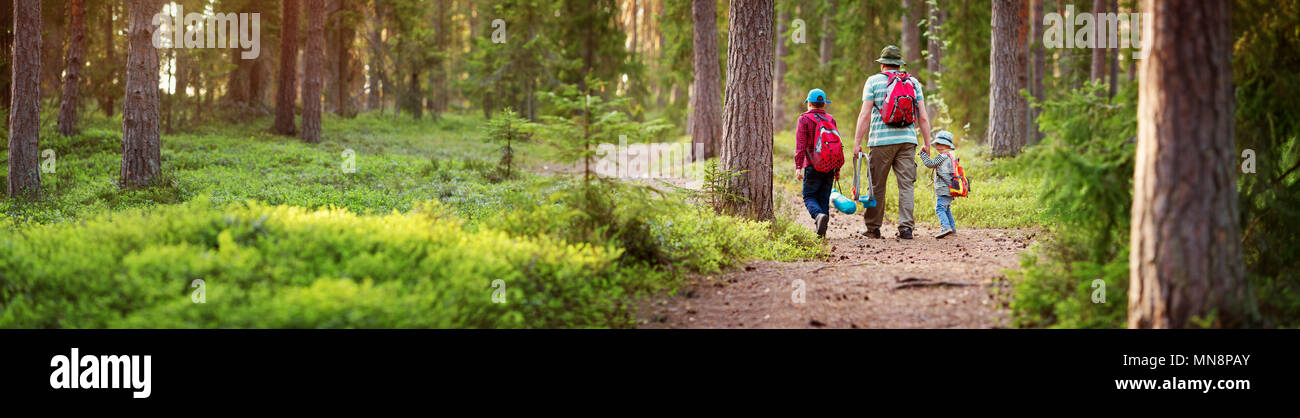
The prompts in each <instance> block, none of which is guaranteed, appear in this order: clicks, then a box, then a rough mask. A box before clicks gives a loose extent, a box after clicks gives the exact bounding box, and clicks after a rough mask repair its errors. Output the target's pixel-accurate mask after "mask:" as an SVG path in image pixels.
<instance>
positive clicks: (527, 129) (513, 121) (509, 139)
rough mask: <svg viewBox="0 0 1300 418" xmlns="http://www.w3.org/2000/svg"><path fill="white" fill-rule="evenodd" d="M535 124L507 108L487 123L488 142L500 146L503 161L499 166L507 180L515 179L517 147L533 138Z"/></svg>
mask: <svg viewBox="0 0 1300 418" xmlns="http://www.w3.org/2000/svg"><path fill="white" fill-rule="evenodd" d="M532 129H533V124H532V123H530V122H528V120H527V119H524V118H521V117H519V114H518V113H515V111H514V109H511V108H506V110H505V111H503V112H501V113H499V114H497V116H496V117H495V118H492V119H491V120H489V121H488V123H487V131H488V132H487V134H488V141H491V142H493V143H496V144H499V145H500V146H501V147H500V148H499V149H498V150H499V151H500V152H501V159H500V160H499V161H498V163H497V164H498V165H499V166H500V168H501V169H502V170H505V177H504V178H505V179H510V178H513V177H514V161H515V146H516V145H517V144H518V143H519V142H520V141H528V140H530V139H531V138H532Z"/></svg>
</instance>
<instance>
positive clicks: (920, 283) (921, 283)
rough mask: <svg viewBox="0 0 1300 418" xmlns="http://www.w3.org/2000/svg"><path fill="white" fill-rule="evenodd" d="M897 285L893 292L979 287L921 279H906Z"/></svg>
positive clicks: (970, 284)
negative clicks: (912, 289) (929, 288)
mask: <svg viewBox="0 0 1300 418" xmlns="http://www.w3.org/2000/svg"><path fill="white" fill-rule="evenodd" d="M898 283H899V284H898V286H894V290H898V289H906V288H909V287H967V286H979V285H977V284H972V283H961V282H946V281H934V280H930V279H921V278H916V277H908V278H906V279H903V280H899V281H898Z"/></svg>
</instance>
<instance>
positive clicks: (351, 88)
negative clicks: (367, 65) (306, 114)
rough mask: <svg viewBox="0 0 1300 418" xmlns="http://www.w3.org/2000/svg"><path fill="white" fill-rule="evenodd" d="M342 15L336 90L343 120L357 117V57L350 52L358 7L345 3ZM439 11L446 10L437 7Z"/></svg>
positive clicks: (354, 37) (352, 3)
mask: <svg viewBox="0 0 1300 418" xmlns="http://www.w3.org/2000/svg"><path fill="white" fill-rule="evenodd" d="M344 7H345V9H344V12H345V13H344V14H342V15H341V16H342V17H341V19H340V21H339V25H340V27H339V36H338V48H339V51H341V52H340V53H339V69H338V71H339V90H338V114H339V116H342V117H345V118H349V119H351V118H354V117H356V116H357V97H356V95H355V94H353V92H355V91H357V90H356V83H357V80H358V78H359V77H360V74H359V70H358V69H357V66H358V63H357V59H358V55H357V54H355V53H353V51H352V49H353V48H352V46H353V45H352V43H353V41H354V40H356V37H357V22H356V16H355V13H354V12H355V11H356V8H357V7H358V4H357V3H356V2H349V3H345V5H344ZM438 9H439V10H446V9H445V8H442V7H439V8H438Z"/></svg>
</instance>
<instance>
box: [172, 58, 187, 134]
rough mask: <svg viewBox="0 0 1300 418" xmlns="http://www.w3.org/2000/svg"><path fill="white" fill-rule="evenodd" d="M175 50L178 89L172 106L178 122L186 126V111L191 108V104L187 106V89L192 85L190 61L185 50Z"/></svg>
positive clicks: (174, 94)
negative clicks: (190, 82)
mask: <svg viewBox="0 0 1300 418" xmlns="http://www.w3.org/2000/svg"><path fill="white" fill-rule="evenodd" d="M173 51H174V52H175V54H176V91H175V92H174V93H172V101H173V102H174V103H173V104H172V106H173V107H175V108H176V123H177V124H179V125H182V126H184V125H185V122H186V121H185V115H186V113H185V111H186V109H189V106H187V102H188V101H189V95H188V94H186V92H185V90H186V89H188V88H189V87H190V86H189V81H190V77H189V73H190V62H189V58H188V57H187V54H186V53H185V52H186V51H185V50H182V49H176V50H173Z"/></svg>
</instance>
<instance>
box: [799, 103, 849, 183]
mask: <svg viewBox="0 0 1300 418" xmlns="http://www.w3.org/2000/svg"><path fill="white" fill-rule="evenodd" d="M803 116H804V117H812V118H813V121H814V122H816V123H817V133H816V134H814V135H813V149H812V152H811V153H809V155H808V159H809V160H810V161H811V162H812V166H813V169H815V170H817V171H820V172H823V173H830V172H833V171H835V170H838V169H839V168H840V167H841V166H843V165H844V144H843V143H842V142H840V131H839V130H837V129H835V120H834V119H830V118H823V117H822V116H821V115H819V114H816V113H811V112H809V113H804V114H803Z"/></svg>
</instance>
